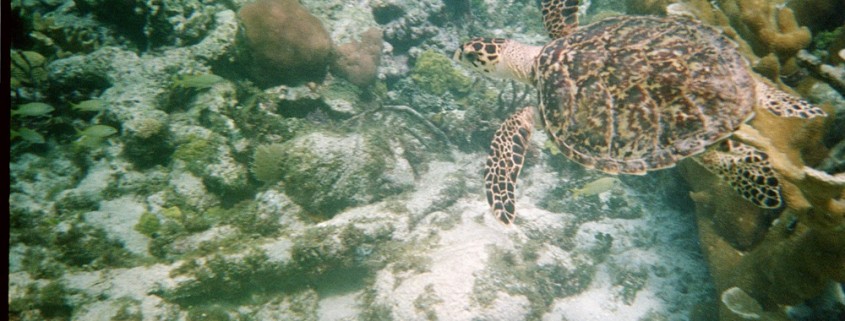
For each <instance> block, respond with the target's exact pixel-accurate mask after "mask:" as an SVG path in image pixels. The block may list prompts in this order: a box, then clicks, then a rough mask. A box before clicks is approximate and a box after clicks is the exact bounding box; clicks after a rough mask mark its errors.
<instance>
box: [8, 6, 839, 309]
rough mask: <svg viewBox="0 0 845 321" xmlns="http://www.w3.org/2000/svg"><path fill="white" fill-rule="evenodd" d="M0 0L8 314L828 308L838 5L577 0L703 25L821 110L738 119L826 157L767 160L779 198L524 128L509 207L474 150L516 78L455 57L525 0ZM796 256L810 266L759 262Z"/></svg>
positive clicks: (788, 148) (795, 151) (538, 32)
mask: <svg viewBox="0 0 845 321" xmlns="http://www.w3.org/2000/svg"><path fill="white" fill-rule="evenodd" d="M11 9H12V15H13V19H12V20H13V21H12V22H11V23H12V24H13V25H14V26H16V28H13V31H12V42H11V45H12V49H11V58H12V59H11V63H12V66H11V67H12V68H11V78H10V85H11V93H10V94H11V101H12V121H11V130H12V134H11V136H12V141H11V147H10V154H11V159H10V165H9V170H10V190H11V191H10V195H9V213H10V214H9V222H10V247H9V279H10V281H9V288H8V295H9V319H10V320H568V321H581V320H746V319H762V320H837V318H841V317H843V315H845V312H843V311H845V298H843V295H842V286H841V283H842V282H845V275H844V274H845V246H843V244H842V242H841V241H840V240H843V239H845V215H843V214H842V211H841V210H842V208H843V206H841V204H842V202H843V198H845V193H843V192H842V187H843V186H845V183H843V181H845V178H842V174H841V173H842V172H843V171H845V153H843V151H845V143H843V142H844V141H845V140H843V138H845V135H843V134H842V133H845V123H843V119H845V117H837V116H842V115H843V113H845V100H843V98H842V92H843V91H842V90H843V89H842V88H839V87H838V86H841V83H842V82H843V81H842V79H841V78H840V79H838V81H837V78H836V77H837V76H836V75H837V74H836V72H837V71H839V72H841V70H842V68H843V67H842V66H843V62H842V60H843V58H839V57H838V55H839V54H841V50H842V48H843V47H845V31H843V28H842V27H841V26H842V24H843V22H844V21H845V17H843V16H842V14H841V12H845V10H840V9H843V8H842V4H841V3H839V2H836V1H806V2H803V4H794V3H789V4H787V6H783V5H782V4H781V3H780V1H762V0H754V1H752V0H737V1H730V0H723V1H710V2H707V1H683V2H681V1H634V0H630V1H585V2H584V3H583V4H582V9H583V10H582V12H583V13H584V15H583V17H582V19H583V20H584V22H585V23H586V22H588V21H589V20H591V19H599V17H600V16H602V15H608V14H620V13H621V14H658V15H662V14H690V15H694V16H696V17H699V18H700V19H702V20H703V21H705V22H706V23H709V24H713V25H716V26H720V27H721V28H724V29H725V30H726V33H727V34H729V35H730V36H731V37H734V38H735V39H737V41H739V42H741V48H742V49H743V53H744V54H745V55H746V56H747V58H748V59H749V61H750V62H752V65H754V69H755V71H757V72H759V73H760V74H762V75H764V76H767V77H770V79H772V80H773V81H775V82H777V83H778V84H779V85H781V86H782V88H793V89H794V90H795V91H796V93H798V94H801V95H802V96H804V97H806V98H807V99H809V100H810V101H812V102H813V103H816V104H818V105H820V106H823V108H825V110H826V111H828V113H829V114H830V115H831V116H830V117H829V118H827V119H826V120H823V121H816V122H812V123H810V124H809V125H804V124H803V123H801V124H793V123H790V124H788V125H784V126H781V125H778V126H774V125H769V124H770V123H764V122H763V121H762V120H761V121H760V122H759V123H757V125H758V127H761V132H763V133H766V128H767V127H771V128H774V129H776V130H777V129H780V130H781V131H782V132H783V133H782V135H780V136H787V137H788V138H789V137H791V138H792V140H791V141H788V139H786V138H783V139H781V140H783V141H786V142H784V143H782V144H781V143H780V142H781V140H779V139H780V138H778V137H780V136H778V135H779V134H774V135H773V136H776V137H773V138H772V140H773V141H774V143H773V145H775V147H773V148H776V149H777V150H781V151H783V153H784V154H786V155H787V156H786V157H785V158H789V159H791V160H793V162H799V163H803V164H802V165H806V167H801V166H798V167H799V168H810V166H812V167H815V168H818V169H820V172H821V171H823V172H824V173H825V174H814V173H815V172H812V171H809V170H803V171H801V174H802V175H803V176H801V175H797V174H794V173H791V174H789V175H786V176H788V177H789V182H793V181H794V182H795V183H794V185H795V186H797V187H796V189H797V190H798V192H790V193H792V194H789V197H788V198H787V201H788V202H790V204H788V206H787V208H786V209H781V210H776V211H763V212H760V211H757V210H749V209H747V208H745V207H742V206H744V205H741V204H740V203H736V202H737V201H736V200H735V199H736V198H737V197H736V196H734V195H733V194H731V193H732V192H731V191H729V190H728V192H727V193H725V194H724V195H723V194H720V192H719V191H721V190H727V189H728V188H727V187H726V186H725V185H724V184H723V185H718V183H713V181H712V177H709V176H706V175H705V174H700V173H699V172H697V171H700V170H701V169H698V170H696V169H695V168H694V167H691V166H686V165H685V166H683V167H681V168H675V169H669V170H665V171H659V172H654V173H651V174H649V175H646V176H642V177H639V176H638V177H628V176H622V177H618V178H614V179H607V178H604V177H603V176H602V175H601V174H599V173H598V172H595V171H590V170H587V169H584V168H582V167H580V166H579V165H577V164H575V163H573V162H571V161H568V160H566V159H564V157H563V156H562V155H560V153H559V152H558V151H557V150H556V149H555V148H554V147H550V145H549V144H548V140H547V138H546V136H545V135H544V134H542V133H537V134H536V135H534V137H533V138H532V147H531V148H530V149H529V150H528V155H529V157H528V158H527V164H526V166H525V169H524V170H523V173H522V175H521V178H520V185H519V190H518V202H517V206H518V213H519V214H518V218H517V221H516V223H515V224H514V225H512V226H505V225H503V224H501V223H500V222H499V221H497V220H496V219H495V218H494V217H493V216H492V215H490V212H489V208H488V205H487V204H486V202H485V199H484V194H483V182H482V180H483V177H482V171H483V167H484V161H485V158H486V148H487V146H488V143H489V141H490V138H491V137H492V135H493V132H494V131H495V130H496V128H497V127H498V125H499V124H500V123H501V121H502V119H504V118H505V117H507V115H508V114H510V113H511V112H512V111H514V110H515V109H516V108H518V107H520V106H523V105H527V104H533V103H536V99H535V97H534V96H535V94H534V92H533V90H532V89H530V88H528V87H526V86H524V85H520V84H517V83H514V82H510V81H497V80H490V79H487V78H484V77H481V76H479V75H476V74H472V73H470V72H467V71H466V70H464V69H463V68H460V67H457V66H456V65H454V64H453V62H451V61H450V57H451V53H452V52H453V51H454V50H455V49H456V48H457V46H458V44H459V43H460V42H461V41H464V40H467V39H469V38H470V37H472V36H482V35H483V36H499V37H508V38H514V39H518V40H521V41H526V42H530V43H537V44H539V43H542V42H544V41H545V40H546V33H545V31H544V30H543V27H542V23H541V20H540V13H539V10H538V9H537V7H536V4H535V1H533V0H524V1H518V0H503V1H475V0H468V1H460V0H443V1H440V0H422V1H399V0H362V1H335V0H302V1H293V0H264V1H258V2H254V3H251V2H248V1H242V0H235V1H219V2H218V1H197V0H161V1H133V0H130V1H122V2H120V4H119V6H118V5H117V4H116V3H112V2H109V1H99V0H76V1H59V0H40V1H36V0H15V1H12V3H11ZM836 12H839V13H840V14H839V15H836V14H834V13H836ZM825 21H826V22H825ZM302 35H307V36H306V37H302ZM811 35H812V36H811ZM291 48H294V49H291ZM802 49H804V50H805V51H799V50H802ZM802 53H803V54H806V55H810V56H812V57H815V58H817V59H818V61H816V62H815V63H807V62H806V61H805V60H806V59H803V60H802V59H798V58H799V56H801V54H802ZM839 77H841V74H840V76H839ZM33 103H42V104H33ZM43 104H47V105H48V106H49V108H48V107H45V105H43ZM771 128H770V129H771ZM785 129H790V130H794V131H790V132H786V131H785ZM790 142H791V143H790ZM796 146H800V148H799V147H796ZM799 154H800V155H801V156H795V155H799ZM773 155H775V153H774V152H773ZM795 159H800V161H799V160H795ZM780 165H781V164H780V163H778V166H779V167H778V168H787V169H789V168H792V167H789V166H787V165H783V166H780ZM799 176H800V177H799ZM793 177H797V178H795V179H794V180H793ZM806 177H812V178H815V177H821V178H819V181H818V182H817V181H810V182H809V183H806V182H807V180H808V179H806ZM831 177H832V178H831ZM837 179H838V180H839V181H837ZM820 182H821V183H820ZM804 183H806V184H804ZM790 186H792V185H790ZM807 186H809V187H807ZM691 191H692V193H690V192H691ZM799 192H800V193H799ZM837 193H839V194H837ZM795 195H799V196H800V195H804V196H806V197H804V198H806V199H808V200H807V203H808V204H810V205H808V206H804V207H801V206H799V205H793V204H800V201H801V200H802V198H800V197H798V196H795ZM807 195H809V196H807ZM793 200H794V201H793ZM726 204H727V205H726ZM737 204H740V205H737ZM837 204H839V205H837ZM720 206H721V207H720ZM808 208H809V209H808ZM813 215H815V216H813ZM818 217H821V218H822V219H821V220H819V219H818ZM819 235H820V236H819ZM806 239H811V240H820V241H813V242H809V241H808V242H804V241H803V240H806ZM831 240H832V241H831ZM802 242H803V243H802ZM806 243H810V244H809V245H805V244H806ZM783 244H786V245H783ZM793 244H797V245H793ZM819 244H820V245H819ZM800 246H806V247H800ZM784 248H786V250H781V249H784ZM795 248H797V250H791V249H795ZM820 248H821V250H819V249H820ZM802 249H806V250H805V251H804V252H811V253H820V254H819V255H818V256H816V257H811V258H810V259H805V258H804V257H799V256H798V255H795V254H794V253H795V252H802V251H801V250H802ZM761 257H762V259H760V258H761ZM743 258H754V260H750V259H748V260H743ZM796 260H798V261H802V260H803V262H802V265H803V266H809V267H812V269H810V271H805V270H802V269H796V268H794V265H793V264H786V263H784V264H782V265H781V264H779V263H780V262H793V261H796ZM772 262H773V263H772ZM761 264H762V265H763V266H764V267H768V268H771V270H770V271H775V272H776V273H775V272H773V273H766V272H767V271H766V269H765V268H760V266H761ZM749 271H750V272H749ZM781 271H786V272H783V273H788V274H792V276H793V277H794V275H798V276H799V277H801V279H800V280H807V281H806V286H803V287H802V286H799V285H801V284H805V283H802V282H803V281H801V282H795V281H794V280H792V279H789V278H788V277H784V276H783V275H782V274H780V273H781ZM758 275H771V277H768V278H764V280H763V281H758V280H757V279H756V277H757V276H758ZM764 281H765V282H764ZM761 283H765V284H766V285H765V286H764V285H760V284H761ZM796 283H798V284H799V285H796ZM734 289H739V290H734ZM772 289H774V290H772ZM746 292H747V293H746Z"/></svg>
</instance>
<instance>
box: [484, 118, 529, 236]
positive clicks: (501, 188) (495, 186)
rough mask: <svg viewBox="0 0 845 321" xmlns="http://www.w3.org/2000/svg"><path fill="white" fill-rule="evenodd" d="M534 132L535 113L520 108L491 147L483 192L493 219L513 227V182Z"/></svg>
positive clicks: (514, 188) (514, 212)
mask: <svg viewBox="0 0 845 321" xmlns="http://www.w3.org/2000/svg"><path fill="white" fill-rule="evenodd" d="M533 129H534V109H533V108H532V107H526V108H523V109H522V110H520V111H518V112H517V113H515V114H513V115H512V116H510V117H508V119H507V120H505V122H504V123H502V125H501V126H500V127H499V130H497V131H496V135H494V136H493V142H492V143H491V144H490V156H488V157H487V166H486V168H485V169H484V188H485V190H486V192H487V203H488V204H490V208H491V209H492V210H493V215H494V216H496V218H497V219H499V220H500V221H502V222H504V223H505V224H511V223H513V219H514V217H515V216H516V207H515V203H516V179H517V177H518V176H519V171H520V170H521V169H522V164H523V163H524V161H525V150H526V147H527V146H528V139H529V138H531V132H532V131H533Z"/></svg>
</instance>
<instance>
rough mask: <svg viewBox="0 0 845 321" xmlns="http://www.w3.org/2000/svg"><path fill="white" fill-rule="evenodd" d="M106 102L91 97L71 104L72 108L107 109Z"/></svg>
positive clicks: (84, 109)
mask: <svg viewBox="0 0 845 321" xmlns="http://www.w3.org/2000/svg"><path fill="white" fill-rule="evenodd" d="M105 107H106V103H105V102H103V101H102V100H99V99H91V100H86V101H83V102H80V103H78V104H73V103H71V104H70V108H73V109H74V110H78V111H92V112H93V111H101V110H103V109H105Z"/></svg>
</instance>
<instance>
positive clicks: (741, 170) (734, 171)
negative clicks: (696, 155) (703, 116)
mask: <svg viewBox="0 0 845 321" xmlns="http://www.w3.org/2000/svg"><path fill="white" fill-rule="evenodd" d="M721 144H722V145H720V146H718V147H719V148H717V149H712V150H709V151H707V152H706V153H704V154H703V155H702V156H701V158H700V160H701V163H702V164H703V165H704V166H705V167H707V168H708V169H710V170H711V171H712V172H714V173H716V174H717V175H719V177H721V178H722V179H723V180H725V181H726V182H727V183H728V185H730V186H731V188H733V189H734V190H735V191H736V192H737V193H739V195H740V196H742V198H744V199H746V200H748V201H750V202H751V203H754V205H757V206H758V207H761V208H778V207H780V206H781V205H782V204H783V200H782V198H781V194H780V181H779V180H778V178H777V176H776V175H775V171H774V170H773V169H772V165H771V163H769V155H767V154H766V153H764V152H761V151H759V150H757V149H754V148H753V147H751V146H748V145H745V144H742V143H739V142H735V141H730V140H726V141H724V142H722V143H721Z"/></svg>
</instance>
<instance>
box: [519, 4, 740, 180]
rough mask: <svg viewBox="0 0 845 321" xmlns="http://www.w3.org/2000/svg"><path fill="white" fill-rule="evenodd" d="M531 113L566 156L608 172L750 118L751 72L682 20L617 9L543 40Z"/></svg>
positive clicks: (641, 165)
mask: <svg viewBox="0 0 845 321" xmlns="http://www.w3.org/2000/svg"><path fill="white" fill-rule="evenodd" d="M534 76H535V80H536V81H537V88H538V89H539V90H540V113H541V115H542V117H543V123H544V125H545V127H546V129H547V131H548V133H549V134H550V135H551V136H552V137H553V139H554V141H555V143H557V145H558V146H559V147H560V149H561V151H562V152H563V153H564V154H566V155H567V156H568V157H569V158H571V159H573V160H575V161H577V162H579V163H581V164H584V165H585V166H587V167H594V168H597V169H599V170H602V171H605V172H608V173H627V174H643V173H645V172H646V171H648V170H655V169H660V168H665V167H670V166H673V165H674V164H675V163H676V162H677V161H678V160H680V159H683V158H685V157H688V156H691V155H695V154H697V153H700V152H702V151H704V149H705V148H706V147H707V146H709V145H711V144H713V143H714V142H716V141H719V140H721V139H723V138H725V137H727V136H729V135H730V134H731V133H732V132H733V131H734V130H736V129H737V128H738V127H739V125H740V124H742V123H743V122H745V121H746V120H748V118H750V116H751V115H752V110H753V107H754V102H755V90H754V88H755V87H754V79H753V78H752V76H751V74H750V71H749V69H748V67H747V63H746V62H745V61H744V60H743V58H742V57H741V56H740V55H739V54H738V52H737V49H736V45H735V44H734V43H733V42H731V41H730V40H729V39H727V38H725V37H724V36H723V35H722V34H721V32H719V31H718V30H716V29H713V28H710V27H707V26H703V25H701V24H700V23H698V22H695V21H693V20H691V19H689V18H684V17H667V18H660V17H625V16H619V17H615V18H609V19H605V20H601V21H598V22H596V23H593V24H590V25H587V26H583V27H580V28H578V29H577V30H576V31H574V32H573V33H571V34H570V35H568V36H566V37H564V38H560V39H556V40H554V41H552V42H550V43H549V44H548V45H546V46H545V47H544V48H543V50H542V53H541V54H540V56H539V57H538V58H537V61H536V63H535V66H534Z"/></svg>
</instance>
